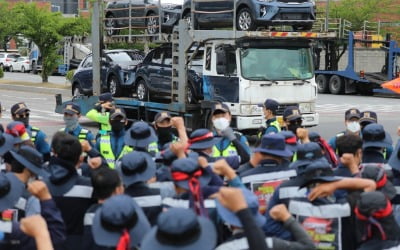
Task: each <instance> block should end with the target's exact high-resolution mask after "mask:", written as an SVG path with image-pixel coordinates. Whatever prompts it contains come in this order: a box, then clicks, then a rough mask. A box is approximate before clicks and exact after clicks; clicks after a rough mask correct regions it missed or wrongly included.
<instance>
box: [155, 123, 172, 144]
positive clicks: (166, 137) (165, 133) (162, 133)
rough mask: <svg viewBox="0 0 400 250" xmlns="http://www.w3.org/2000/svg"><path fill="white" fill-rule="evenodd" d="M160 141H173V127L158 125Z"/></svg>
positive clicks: (161, 142)
mask: <svg viewBox="0 0 400 250" xmlns="http://www.w3.org/2000/svg"><path fill="white" fill-rule="evenodd" d="M157 136H158V142H160V144H165V143H168V142H171V141H172V127H171V126H169V127H157Z"/></svg>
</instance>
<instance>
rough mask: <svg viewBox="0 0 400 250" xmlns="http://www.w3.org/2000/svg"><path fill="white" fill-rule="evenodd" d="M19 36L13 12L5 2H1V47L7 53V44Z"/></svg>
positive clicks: (3, 0)
mask: <svg viewBox="0 0 400 250" xmlns="http://www.w3.org/2000/svg"><path fill="white" fill-rule="evenodd" d="M17 34H18V30H17V29H15V20H14V16H13V11H12V9H11V7H10V5H9V4H8V3H7V2H6V1H5V0H0V46H1V47H2V48H3V49H4V51H7V43H8V42H9V41H10V40H11V38H16V36H17Z"/></svg>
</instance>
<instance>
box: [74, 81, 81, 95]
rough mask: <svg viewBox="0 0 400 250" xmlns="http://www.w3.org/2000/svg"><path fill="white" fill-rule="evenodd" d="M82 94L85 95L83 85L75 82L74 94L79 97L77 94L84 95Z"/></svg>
mask: <svg viewBox="0 0 400 250" xmlns="http://www.w3.org/2000/svg"><path fill="white" fill-rule="evenodd" d="M82 95H83V91H82V89H81V87H80V86H79V84H78V83H75V84H74V86H73V87H72V96H73V97H77V96H82Z"/></svg>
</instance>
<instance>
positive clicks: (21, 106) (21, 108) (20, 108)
mask: <svg viewBox="0 0 400 250" xmlns="http://www.w3.org/2000/svg"><path fill="white" fill-rule="evenodd" d="M26 111H30V109H28V107H27V106H26V104H25V103H24V102H19V103H16V104H14V105H13V106H12V107H11V114H12V115H16V114H18V115H19V114H22V113H24V112H26Z"/></svg>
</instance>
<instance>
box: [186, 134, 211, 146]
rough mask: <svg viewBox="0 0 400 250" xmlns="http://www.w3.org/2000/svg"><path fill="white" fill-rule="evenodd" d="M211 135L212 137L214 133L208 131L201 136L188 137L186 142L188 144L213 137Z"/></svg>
mask: <svg viewBox="0 0 400 250" xmlns="http://www.w3.org/2000/svg"><path fill="white" fill-rule="evenodd" d="M213 137H214V134H213V133H212V132H208V133H207V134H205V135H202V136H199V137H195V138H193V139H189V141H188V143H189V144H193V143H195V142H198V141H202V140H204V139H208V138H213Z"/></svg>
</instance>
